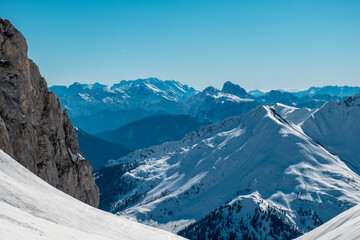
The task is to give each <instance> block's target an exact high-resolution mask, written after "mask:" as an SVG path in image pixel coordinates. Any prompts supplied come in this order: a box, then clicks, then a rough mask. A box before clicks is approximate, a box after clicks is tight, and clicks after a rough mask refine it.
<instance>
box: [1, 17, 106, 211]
mask: <svg viewBox="0 0 360 240" xmlns="http://www.w3.org/2000/svg"><path fill="white" fill-rule="evenodd" d="M27 50H28V48H27V44H26V40H25V38H24V37H23V35H22V34H21V33H20V32H19V31H18V30H17V29H16V28H15V27H14V26H13V25H12V24H11V23H10V22H9V21H8V20H4V19H0V148H1V149H2V150H3V151H5V152H6V153H8V154H9V155H10V156H12V157H13V158H14V159H15V160H17V161H18V162H19V163H21V164H22V165H23V166H25V167H26V168H28V169H29V170H30V171H32V172H33V173H35V174H36V175H38V176H39V177H41V178H42V179H44V180H45V181H47V182H48V183H50V184H51V185H53V186H55V187H57V188H58V189H60V190H62V191H64V192H65V193H68V194H69V195H71V196H73V197H76V198H77V199H80V200H81V201H83V202H86V203H88V204H90V205H93V206H98V203H99V194H98V188H97V186H96V185H95V180H94V177H93V175H92V173H91V166H90V164H89V162H88V161H87V160H85V159H84V158H83V157H82V156H81V151H80V149H79V145H78V141H77V135H76V132H75V130H74V128H73V126H72V124H71V121H70V119H69V117H68V115H67V111H64V112H62V109H61V105H60V101H59V99H57V97H56V96H55V94H54V93H53V92H49V91H48V89H47V83H46V81H45V79H44V78H43V77H42V76H41V75H40V72H39V69H38V67H37V66H36V64H35V63H33V62H32V60H30V59H28V57H27Z"/></svg>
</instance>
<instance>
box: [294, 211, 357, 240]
mask: <svg viewBox="0 0 360 240" xmlns="http://www.w3.org/2000/svg"><path fill="white" fill-rule="evenodd" d="M313 239H318V240H335V239H336V240H355V239H360V205H356V206H355V207H352V208H350V209H349V210H347V211H345V212H343V213H341V214H340V215H338V216H336V217H334V218H333V219H331V220H330V221H328V222H327V223H325V224H323V225H321V226H320V227H318V228H315V229H314V230H312V231H311V232H309V233H307V234H305V235H303V236H301V237H300V238H298V240H313Z"/></svg>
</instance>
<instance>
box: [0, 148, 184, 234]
mask: <svg viewBox="0 0 360 240" xmlns="http://www.w3.org/2000/svg"><path fill="white" fill-rule="evenodd" d="M0 236H1V237H0V238H1V239H6V240H8V239H11V240H17V239H18V240H22V239H36V240H38V239H46V240H49V239H59V240H60V239H81V240H83V239H87V240H90V239H94V240H102V239H104V240H105V239H109V240H113V239H179V237H177V236H176V235H173V234H171V233H168V232H164V231H162V230H158V229H154V228H151V227H148V226H145V225H141V224H139V223H136V222H134V221H132V220H129V219H126V218H124V217H119V216H115V215H112V214H109V213H106V212H103V211H100V210H98V209H95V208H93V207H90V206H89V205H86V204H84V203H82V202H80V201H78V200H76V199H74V198H72V197H70V196H68V195H66V194H65V193H63V192H61V191H59V190H57V189H55V188H53V187H52V186H50V185H49V184H47V183H45V182H44V181H42V180H41V179H40V178H38V177H37V176H35V175H34V174H32V173H31V172H30V171H28V170H27V169H25V168H24V167H22V166H21V165H20V164H19V163H17V162H16V161H15V160H13V159H11V158H10V157H9V156H8V155H6V154H5V153H4V152H3V151H1V150H0Z"/></svg>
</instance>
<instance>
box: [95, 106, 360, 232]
mask: <svg viewBox="0 0 360 240" xmlns="http://www.w3.org/2000/svg"><path fill="white" fill-rule="evenodd" d="M108 166H109V167H108V168H106V169H104V170H103V171H100V172H98V173H97V174H96V178H97V179H96V181H97V183H98V186H99V188H100V191H101V194H102V195H101V196H102V200H101V201H103V202H102V203H100V204H101V205H102V206H103V207H104V208H105V209H107V210H110V211H112V212H120V211H121V212H122V214H124V215H127V216H131V217H134V218H136V219H138V220H141V221H144V222H145V223H147V224H152V225H156V226H160V227H162V228H165V229H168V230H170V231H173V232H177V231H179V230H181V229H183V228H184V227H186V226H189V224H195V225H193V226H194V227H196V222H198V223H199V224H200V223H201V220H202V219H204V218H207V217H209V214H210V213H211V212H212V211H214V210H216V209H218V208H219V207H221V206H225V205H226V204H227V203H228V202H229V201H232V200H234V199H244V198H243V197H244V196H245V195H246V196H247V195H249V194H253V193H255V192H257V194H258V196H259V198H260V199H261V201H266V202H267V203H268V204H269V205H270V208H271V209H275V210H276V212H278V213H279V214H277V216H278V217H279V219H281V221H282V222H283V223H284V226H285V225H287V228H288V227H289V228H291V227H293V228H294V229H295V232H306V231H309V230H311V229H313V228H315V227H316V226H318V225H320V224H321V223H322V222H325V221H327V220H329V219H331V218H332V217H334V216H336V215H337V214H339V213H340V212H342V211H344V210H345V209H346V208H348V207H349V206H353V205H355V204H356V203H357V202H359V201H360V192H359V191H358V190H359V189H360V178H359V176H357V175H356V174H355V173H354V172H352V171H351V170H350V169H349V168H348V167H347V166H346V165H345V164H344V163H343V162H342V161H341V160H340V159H339V158H337V157H336V156H334V155H332V154H330V153H329V152H328V151H327V150H326V149H324V148H323V147H322V146H320V145H318V144H317V143H316V142H315V141H313V140H312V139H311V138H309V137H308V136H306V135H305V134H304V133H303V132H302V130H301V129H300V128H299V127H298V126H297V125H295V124H293V123H291V122H289V121H286V120H284V119H283V118H281V117H280V115H278V114H277V113H276V111H275V110H274V109H273V108H270V107H266V106H259V107H257V108H255V109H254V110H252V111H250V112H249V113H247V114H245V115H243V116H239V117H233V118H229V119H226V120H224V121H222V122H220V123H217V124H214V125H211V126H208V127H202V128H200V129H199V131H197V132H194V133H191V134H188V135H187V136H186V137H185V138H184V139H183V140H181V141H179V142H170V143H165V144H162V145H159V146H155V147H151V148H148V149H145V150H139V151H135V152H133V153H130V154H129V155H128V156H126V157H124V158H121V159H119V160H118V161H111V162H108ZM111 166H112V167H111ZM105 171H106V172H105ZM106 175H107V176H113V177H112V178H111V179H109V177H106ZM114 176H116V177H114ZM103 179H104V180H106V181H104V180H103ZM104 201H105V202H104ZM238 201H240V203H241V201H242V200H238ZM261 201H260V202H261ZM104 204H105V206H104ZM249 213H251V215H249ZM229 214H230V213H229ZM246 214H248V215H246ZM254 216H255V209H254V207H253V209H252V210H248V211H246V212H242V213H240V215H239V216H237V218H240V219H241V218H243V221H245V223H244V225H246V226H247V228H246V229H245V230H249V229H250V228H251V227H250V225H251V219H252V218H253V217H254ZM262 221H265V220H262ZM271 221H273V226H275V225H276V224H275V223H276V222H278V219H272V220H271ZM260 222H261V221H260ZM229 224H230V223H229ZM232 224H236V223H232ZM262 224H264V222H262ZM228 229H229V228H228V227H224V228H223V229H221V231H222V232H221V234H224V236H229V234H230V232H229V231H228ZM245 230H244V231H245ZM250 230H251V229H250ZM250 230H249V231H250ZM272 230H273V232H274V231H275V230H274V229H272ZM254 234H256V236H257V237H259V238H261V236H265V235H264V234H269V237H270V236H271V235H270V231H269V229H267V230H266V229H265V230H263V229H262V230H261V231H257V232H256V231H255V232H254ZM260 234H262V235H260ZM293 236H296V234H295V235H293ZM277 237H280V238H281V236H279V235H277Z"/></svg>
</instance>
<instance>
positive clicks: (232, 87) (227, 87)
mask: <svg viewBox="0 0 360 240" xmlns="http://www.w3.org/2000/svg"><path fill="white" fill-rule="evenodd" d="M221 91H222V92H224V93H229V94H233V95H235V96H238V97H240V98H244V97H248V94H247V92H246V90H245V89H243V88H242V87H240V86H239V85H238V84H235V83H232V82H230V81H227V82H225V83H224V86H223V88H222V90H221Z"/></svg>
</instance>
